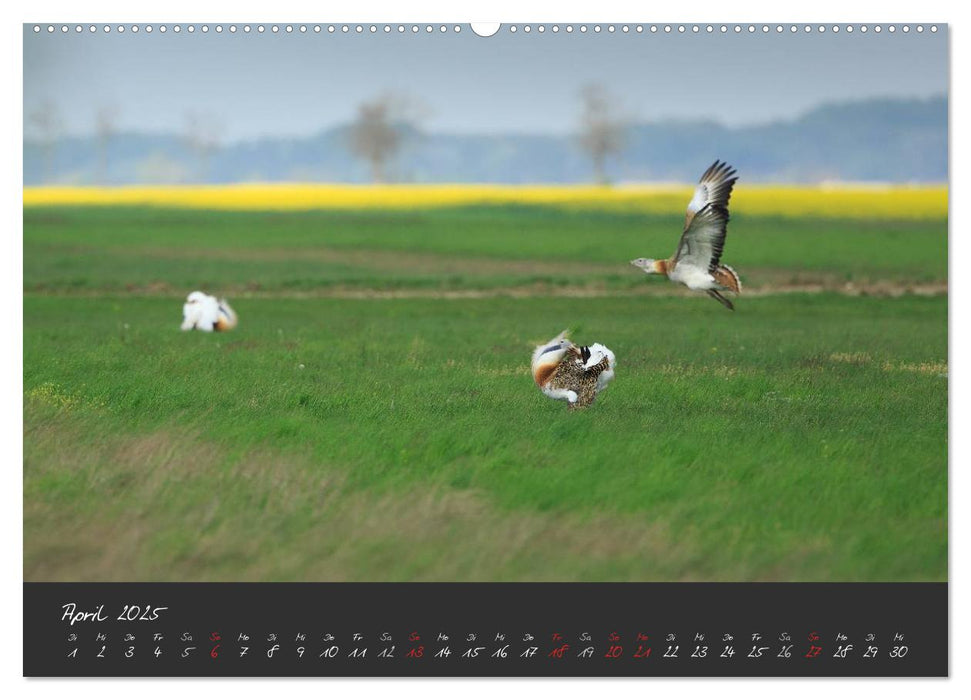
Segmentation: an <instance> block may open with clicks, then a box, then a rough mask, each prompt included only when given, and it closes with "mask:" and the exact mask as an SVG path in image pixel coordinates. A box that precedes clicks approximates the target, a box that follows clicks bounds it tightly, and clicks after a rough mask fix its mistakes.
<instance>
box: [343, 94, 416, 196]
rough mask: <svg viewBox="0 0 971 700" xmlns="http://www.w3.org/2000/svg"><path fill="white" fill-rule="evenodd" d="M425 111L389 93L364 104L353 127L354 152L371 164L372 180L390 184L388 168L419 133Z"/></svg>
mask: <svg viewBox="0 0 971 700" xmlns="http://www.w3.org/2000/svg"><path fill="white" fill-rule="evenodd" d="M422 112H423V110H422V108H421V106H420V105H419V104H418V103H417V102H415V101H414V100H411V99H408V98H406V97H402V96H400V95H394V94H392V93H385V94H383V95H379V96H378V97H375V98H374V99H372V100H369V101H367V102H362V103H361V104H360V105H359V106H358V108H357V116H356V118H355V119H354V121H353V122H352V123H351V126H350V131H349V137H350V141H349V144H348V145H349V147H350V150H351V152H353V153H354V154H355V155H356V156H359V157H360V158H362V159H363V160H365V161H367V163H368V167H369V168H370V170H371V180H372V181H374V182H386V181H387V179H388V164H389V163H390V162H391V161H392V160H394V158H395V156H397V155H398V152H399V151H400V150H401V148H402V146H403V145H404V143H405V141H406V140H407V139H408V138H409V137H411V136H414V135H415V134H417V133H418V127H417V122H418V121H419V119H420V118H421V117H422Z"/></svg>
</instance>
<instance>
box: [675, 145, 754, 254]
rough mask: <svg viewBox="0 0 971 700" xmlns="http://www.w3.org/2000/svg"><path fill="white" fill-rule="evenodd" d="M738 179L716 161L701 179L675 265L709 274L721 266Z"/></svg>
mask: <svg viewBox="0 0 971 700" xmlns="http://www.w3.org/2000/svg"><path fill="white" fill-rule="evenodd" d="M737 180H738V177H737V176H736V172H735V169H734V168H732V167H731V166H730V165H728V164H727V163H722V162H721V161H717V160H716V161H715V162H714V163H712V165H711V167H709V168H708V170H706V171H705V174H704V175H702V176H701V180H700V181H699V182H698V186H697V187H695V193H694V196H693V197H692V198H691V201H690V202H688V211H687V214H686V215H685V220H684V232H683V233H682V234H681V242H680V243H679V244H678V250H677V252H676V253H675V254H674V261H675V263H679V262H687V263H690V264H692V265H695V266H697V267H699V268H701V269H704V270H708V271H709V272H711V271H714V269H715V268H716V267H718V263H719V262H720V260H721V254H722V249H723V248H724V246H725V233H726V231H727V226H728V200H729V199H731V196H732V188H733V187H734V186H735V182H736V181H737Z"/></svg>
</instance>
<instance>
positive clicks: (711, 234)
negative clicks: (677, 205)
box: [630, 160, 742, 310]
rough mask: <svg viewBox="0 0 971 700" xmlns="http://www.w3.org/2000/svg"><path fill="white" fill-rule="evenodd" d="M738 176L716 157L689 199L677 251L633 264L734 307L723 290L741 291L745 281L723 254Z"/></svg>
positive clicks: (635, 261) (730, 307) (632, 263)
mask: <svg viewBox="0 0 971 700" xmlns="http://www.w3.org/2000/svg"><path fill="white" fill-rule="evenodd" d="M737 180H738V178H737V177H736V173H735V170H734V168H732V167H731V166H730V165H728V164H727V163H722V162H720V161H717V160H716V161H715V162H714V163H713V164H712V166H711V167H710V168H708V170H706V171H705V174H704V175H702V176H701V180H700V181H699V182H698V186H697V187H696V188H695V193H694V196H693V197H692V198H691V201H690V202H688V213H687V215H686V217H685V220H684V232H683V233H682V234H681V242H680V243H679V244H678V250H677V251H676V252H675V253H674V255H673V256H672V257H670V258H668V259H667V260H655V259H653V258H637V260H631V261H630V264H631V265H634V266H635V267H639V268H641V269H642V270H644V272H645V273H647V274H649V275H655V274H656V275H667V278H668V279H669V280H671V281H672V282H679V283H681V284H683V285H684V286H686V287H687V288H688V289H693V290H696V291H702V292H707V294H708V296H710V297H711V298H713V299H717V300H718V301H719V302H720V303H722V304H724V305H725V306H726V307H727V308H729V309H732V310H734V309H735V306H734V305H733V304H732V302H731V301H730V300H729V299H726V298H725V297H724V296H722V294H721V293H722V292H726V291H727V292H734V293H735V294H738V293H740V292H741V291H742V281H741V280H740V279H739V278H738V274H736V272H735V270H733V269H732V268H730V267H729V266H728V265H722V264H721V256H722V249H723V248H724V247H725V233H726V227H727V226H728V200H729V199H730V198H731V196H732V187H734V185H735V182H736V181H737Z"/></svg>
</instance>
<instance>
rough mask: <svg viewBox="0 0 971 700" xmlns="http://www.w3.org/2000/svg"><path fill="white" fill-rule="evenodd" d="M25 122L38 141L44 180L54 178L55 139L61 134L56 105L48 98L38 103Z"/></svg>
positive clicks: (59, 114)
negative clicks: (42, 161) (42, 162)
mask: <svg viewBox="0 0 971 700" xmlns="http://www.w3.org/2000/svg"><path fill="white" fill-rule="evenodd" d="M27 123H28V124H29V125H30V127H31V130H32V131H33V136H34V138H36V139H37V140H38V141H39V142H40V147H41V152H42V154H43V156H42V157H43V160H44V174H43V181H44V182H52V181H53V180H54V155H55V152H56V150H57V139H58V138H59V137H60V135H61V127H62V126H63V124H62V122H61V113H60V110H58V108H57V105H56V104H54V103H53V102H52V101H50V100H45V101H44V102H42V103H41V104H39V105H38V106H37V107H36V108H35V109H34V110H33V111H31V113H30V114H29V115H28V116H27Z"/></svg>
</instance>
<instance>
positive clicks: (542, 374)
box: [532, 331, 617, 409]
mask: <svg viewBox="0 0 971 700" xmlns="http://www.w3.org/2000/svg"><path fill="white" fill-rule="evenodd" d="M566 334H567V331H563V332H562V333H560V334H559V335H558V336H556V337H555V338H553V339H552V340H550V341H549V342H546V343H543V344H541V345H537V346H536V349H535V350H534V351H533V361H532V372H533V380H534V381H535V382H536V385H537V386H539V388H540V389H541V390H542V392H543V393H544V394H546V395H547V396H549V397H550V398H551V399H555V400H561V401H564V400H565V401H566V402H567V403H568V404H569V407H570V408H571V409H575V408H584V407H586V406H589V405H590V404H592V403H593V402H594V399H596V398H597V394H599V393H600V392H601V391H603V390H604V389H606V388H607V385H608V384H609V383H610V381H611V380H612V379H613V378H614V368H615V367H616V365H617V359H616V358H615V357H614V353H613V352H611V351H610V350H609V349H608V348H607V347H605V346H603V345H601V344H600V343H594V344H593V345H591V346H589V347H586V346H577V345H574V344H573V342H572V341H570V340H569V339H568V338H567V337H566Z"/></svg>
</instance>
